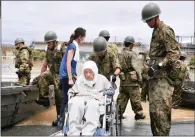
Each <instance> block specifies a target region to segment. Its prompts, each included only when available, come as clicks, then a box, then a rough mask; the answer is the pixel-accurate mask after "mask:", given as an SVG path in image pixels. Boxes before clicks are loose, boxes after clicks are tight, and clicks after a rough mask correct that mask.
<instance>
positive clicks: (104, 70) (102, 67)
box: [88, 48, 121, 81]
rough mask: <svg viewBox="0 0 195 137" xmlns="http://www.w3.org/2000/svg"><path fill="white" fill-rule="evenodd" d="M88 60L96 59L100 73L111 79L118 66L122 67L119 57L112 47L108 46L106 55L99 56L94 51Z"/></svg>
mask: <svg viewBox="0 0 195 137" xmlns="http://www.w3.org/2000/svg"><path fill="white" fill-rule="evenodd" d="M88 60H92V61H94V62H95V63H96V64H97V67H98V71H99V74H102V75H104V76H105V77H106V78H107V79H108V80H109V81H110V76H111V75H112V74H113V73H114V72H115V70H116V68H121V66H120V64H119V61H118V58H117V57H116V55H115V54H114V53H113V52H112V49H111V48H107V51H106V55H105V56H104V57H99V56H97V54H96V53H92V54H91V55H90V56H89V58H88Z"/></svg>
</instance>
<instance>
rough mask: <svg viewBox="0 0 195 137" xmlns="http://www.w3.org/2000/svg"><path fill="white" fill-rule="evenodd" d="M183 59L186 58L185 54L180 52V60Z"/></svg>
mask: <svg viewBox="0 0 195 137" xmlns="http://www.w3.org/2000/svg"><path fill="white" fill-rule="evenodd" d="M185 58H187V53H186V52H185V51H181V53H180V59H185Z"/></svg>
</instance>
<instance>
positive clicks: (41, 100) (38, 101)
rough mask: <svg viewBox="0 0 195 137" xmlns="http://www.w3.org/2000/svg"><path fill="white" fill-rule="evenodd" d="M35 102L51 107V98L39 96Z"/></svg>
mask: <svg viewBox="0 0 195 137" xmlns="http://www.w3.org/2000/svg"><path fill="white" fill-rule="evenodd" d="M35 102H36V103H37V104H38V105H43V106H44V107H47V108H48V107H50V101H49V98H43V97H42V98H39V99H38V100H35Z"/></svg>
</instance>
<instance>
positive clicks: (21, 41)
mask: <svg viewBox="0 0 195 137" xmlns="http://www.w3.org/2000/svg"><path fill="white" fill-rule="evenodd" d="M18 43H24V39H23V38H17V39H16V40H15V45H16V44H18Z"/></svg>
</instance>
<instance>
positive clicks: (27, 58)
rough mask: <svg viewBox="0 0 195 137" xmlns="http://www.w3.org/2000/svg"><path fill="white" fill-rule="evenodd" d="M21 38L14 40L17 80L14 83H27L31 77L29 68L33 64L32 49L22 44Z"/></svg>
mask: <svg viewBox="0 0 195 137" xmlns="http://www.w3.org/2000/svg"><path fill="white" fill-rule="evenodd" d="M24 43H25V42H24V40H23V39H22V38H17V39H16V40H15V46H16V58H15V59H16V60H15V68H18V71H17V72H16V74H17V75H18V82H16V83H15V84H16V85H18V84H19V85H28V84H29V82H30V78H31V69H32V66H33V56H32V50H31V49H30V48H29V47H27V46H25V45H24Z"/></svg>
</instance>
